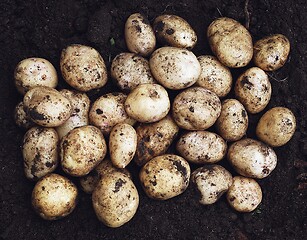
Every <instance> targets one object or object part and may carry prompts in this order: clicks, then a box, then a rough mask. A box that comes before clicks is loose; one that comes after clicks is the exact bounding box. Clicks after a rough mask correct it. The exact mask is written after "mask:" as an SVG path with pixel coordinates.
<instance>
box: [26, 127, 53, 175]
mask: <svg viewBox="0 0 307 240" xmlns="http://www.w3.org/2000/svg"><path fill="white" fill-rule="evenodd" d="M58 143H59V137H58V134H57V132H56V131H55V130H54V129H53V128H43V127H32V128H30V129H29V130H28V131H27V132H26V134H25V135H24V138H23V146H22V156H23V161H24V171H25V175H26V177H27V178H28V179H30V180H38V179H39V178H41V177H43V176H45V175H47V174H48V173H51V172H53V171H54V170H55V169H56V167H57V165H58V161H59V158H58Z"/></svg>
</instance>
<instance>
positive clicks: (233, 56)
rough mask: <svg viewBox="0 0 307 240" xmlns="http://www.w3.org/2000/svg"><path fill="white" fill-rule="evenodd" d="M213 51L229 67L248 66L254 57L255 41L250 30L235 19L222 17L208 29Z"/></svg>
mask: <svg viewBox="0 0 307 240" xmlns="http://www.w3.org/2000/svg"><path fill="white" fill-rule="evenodd" d="M207 37H208V40H209V44H210V47H211V50H212V52H213V53H214V54H215V55H216V56H217V58H218V59H219V60H220V62H221V63H223V64H224V65H225V66H227V67H231V68H239V67H244V66H246V65H247V64H248V63H249V62H250V61H251V59H252V57H253V41H252V37H251V35H250V33H249V32H248V30H247V29H246V28H245V27H244V26H243V25H241V24H240V23H239V22H237V21H236V20H234V19H231V18H227V17H221V18H218V19H216V20H214V21H213V22H212V23H211V24H210V26H209V27H208V30H207Z"/></svg>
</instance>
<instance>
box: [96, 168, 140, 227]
mask: <svg viewBox="0 0 307 240" xmlns="http://www.w3.org/2000/svg"><path fill="white" fill-rule="evenodd" d="M92 202H93V207H94V210H95V213H96V215H97V217H98V219H99V220H100V221H101V222H103V223H104V224H105V225H106V226H108V227H112V228H116V227H120V226H122V225H123V224H125V223H127V222H128V221H130V220H131V219H132V217H133V216H134V214H135V213H136V211H137V208H138V206H139V195H138V192H137V189H136V187H135V185H134V184H133V182H132V180H131V179H130V178H129V177H128V176H127V175H125V174H123V173H120V172H113V173H112V174H107V175H105V176H103V177H102V178H101V179H100V181H99V182H98V184H97V186H96V188H95V190H94V192H93V194H92Z"/></svg>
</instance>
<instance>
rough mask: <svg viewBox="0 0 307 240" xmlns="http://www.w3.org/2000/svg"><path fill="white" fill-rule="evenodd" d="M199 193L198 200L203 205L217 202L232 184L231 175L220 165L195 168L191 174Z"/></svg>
mask: <svg viewBox="0 0 307 240" xmlns="http://www.w3.org/2000/svg"><path fill="white" fill-rule="evenodd" d="M191 180H192V182H193V183H194V184H195V185H196V187H197V189H198V191H199V192H200V194H201V199H200V200H199V202H200V203H201V204H204V205H208V204H213V203H215V202H217V201H218V200H219V199H220V197H221V196H222V195H223V194H224V193H225V192H226V191H227V190H228V189H229V187H230V186H231V184H232V175H231V173H230V172H228V171H227V170H226V169H225V168H223V167H222V166H220V165H207V166H204V167H200V168H197V169H196V170H195V171H194V172H193V173H192V176H191Z"/></svg>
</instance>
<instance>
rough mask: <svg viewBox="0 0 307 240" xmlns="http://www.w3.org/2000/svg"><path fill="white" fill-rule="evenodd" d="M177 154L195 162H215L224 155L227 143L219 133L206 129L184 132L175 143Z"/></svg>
mask: <svg viewBox="0 0 307 240" xmlns="http://www.w3.org/2000/svg"><path fill="white" fill-rule="evenodd" d="M176 149H177V151H178V152H179V154H180V155H181V156H182V157H183V158H184V159H186V160H187V161H189V162H192V163H195V164H206V163H216V162H218V161H220V160H222V158H223V157H224V156H225V154H226V152H227V144H226V142H225V141H224V139H223V138H221V137H220V136H219V135H217V134H215V133H212V132H208V131H193V132H187V133H184V134H183V135H182V136H181V137H180V138H179V140H178V142H177V144H176Z"/></svg>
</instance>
